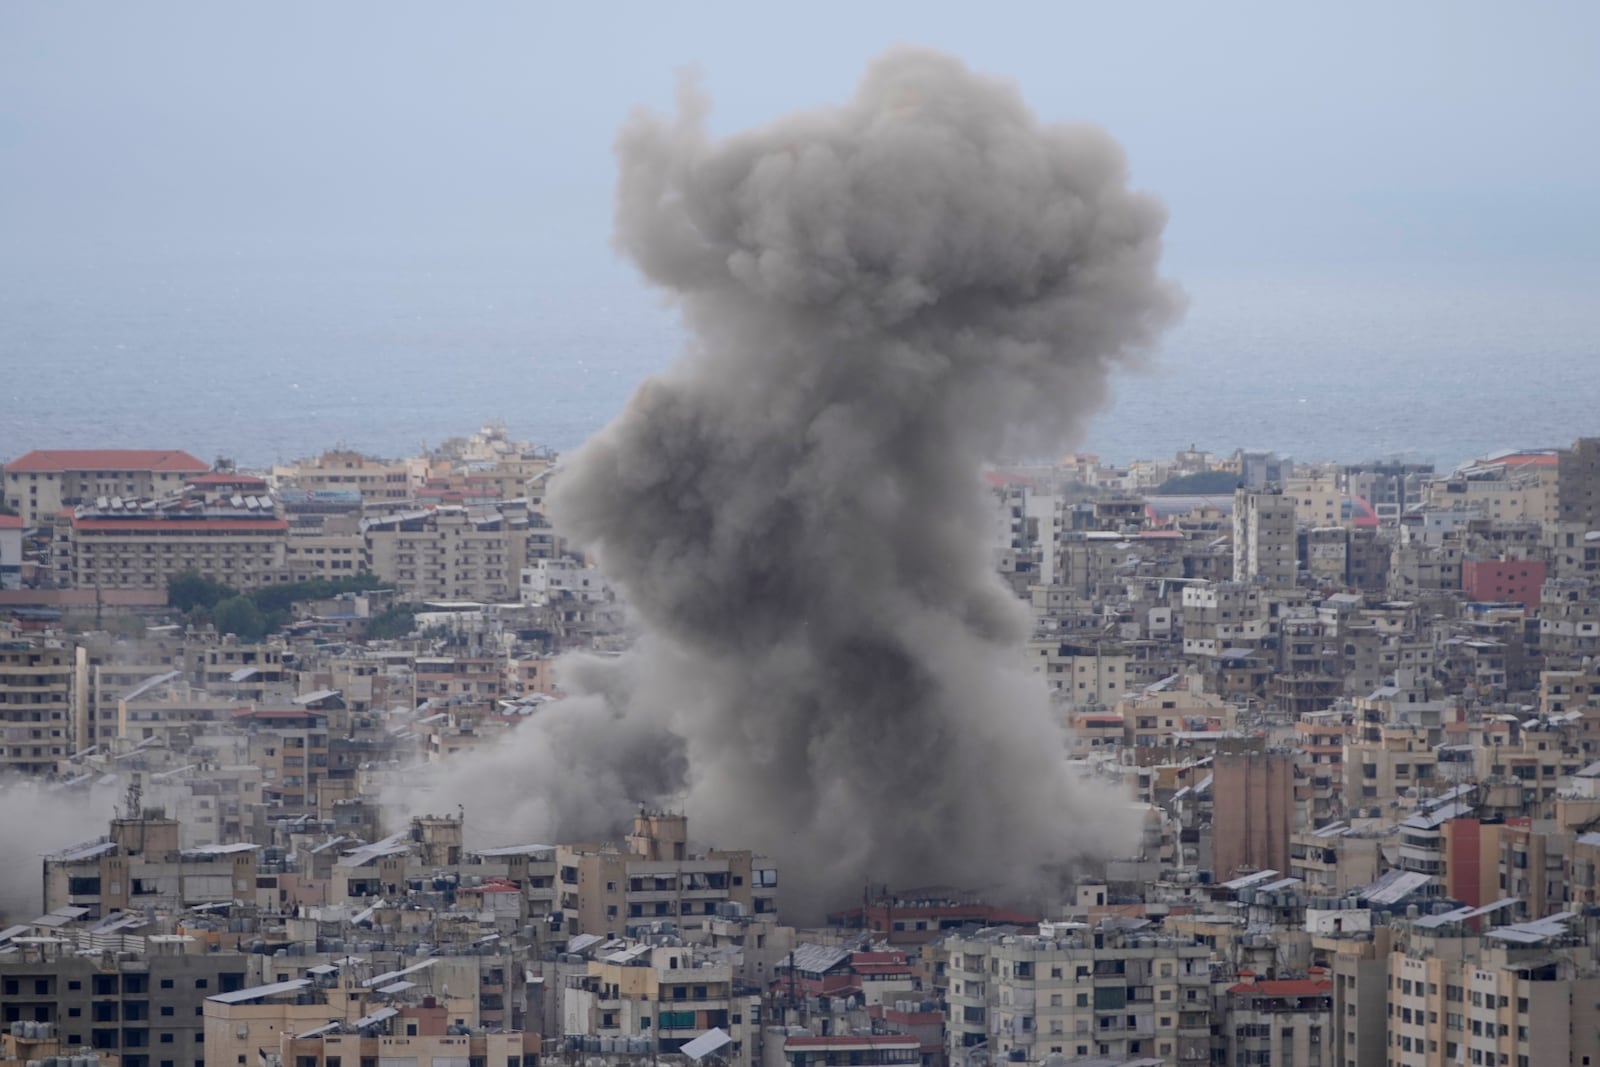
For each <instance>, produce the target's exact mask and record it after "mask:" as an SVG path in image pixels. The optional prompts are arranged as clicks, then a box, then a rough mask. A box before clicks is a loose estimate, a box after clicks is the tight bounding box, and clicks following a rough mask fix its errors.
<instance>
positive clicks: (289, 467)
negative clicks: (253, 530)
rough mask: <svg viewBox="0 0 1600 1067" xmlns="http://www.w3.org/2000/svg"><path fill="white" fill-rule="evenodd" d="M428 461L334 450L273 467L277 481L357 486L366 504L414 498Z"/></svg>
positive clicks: (310, 486)
mask: <svg viewBox="0 0 1600 1067" xmlns="http://www.w3.org/2000/svg"><path fill="white" fill-rule="evenodd" d="M426 473H427V463H426V461H425V460H422V459H402V460H392V461H391V460H383V459H374V458H373V457H371V456H363V455H362V454H361V453H359V452H352V451H349V450H334V451H331V452H324V453H323V454H322V455H320V456H317V457H314V458H312V459H302V460H299V461H297V462H294V463H288V464H283V465H280V466H275V467H273V468H272V481H273V484H274V485H277V486H282V487H284V488H292V489H302V490H310V491H318V490H327V489H344V490H349V489H354V490H356V491H357V492H359V493H360V494H361V500H362V503H364V504H383V503H396V502H401V501H405V500H410V499H411V498H412V496H414V495H415V492H416V489H417V487H418V486H420V485H421V484H422V481H423V478H424V477H425V475H426Z"/></svg>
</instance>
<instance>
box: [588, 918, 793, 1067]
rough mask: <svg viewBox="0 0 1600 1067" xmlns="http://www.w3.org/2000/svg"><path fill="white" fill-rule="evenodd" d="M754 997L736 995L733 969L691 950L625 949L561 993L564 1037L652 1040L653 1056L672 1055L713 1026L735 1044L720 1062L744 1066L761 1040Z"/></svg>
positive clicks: (594, 963)
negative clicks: (757, 1038)
mask: <svg viewBox="0 0 1600 1067" xmlns="http://www.w3.org/2000/svg"><path fill="white" fill-rule="evenodd" d="M760 1004H761V998H760V997H759V996H758V995H753V994H752V995H738V994H736V993H735V991H734V976H733V967H732V965H731V964H729V963H728V962H726V961H717V960H711V959H704V958H697V957H696V955H695V952H694V950H693V949H691V948H686V947H680V946H671V947H663V946H657V947H652V946H651V945H650V944H648V943H637V942H635V943H631V944H629V945H626V946H625V947H622V948H619V949H616V950H615V951H612V952H610V953H609V954H608V955H607V956H606V957H605V958H604V959H602V960H591V961H590V962H589V969H588V973H587V974H584V975H574V976H572V977H569V978H568V979H567V980H566V986H565V988H563V989H562V990H561V1005H562V1033H563V1035H564V1036H565V1037H567V1038H568V1039H569V1040H570V1039H571V1038H573V1037H574V1036H581V1037H589V1036H593V1037H599V1038H601V1039H605V1038H612V1039H616V1038H619V1037H620V1038H631V1039H634V1040H638V1039H640V1038H646V1039H653V1044H654V1049H653V1051H655V1052H660V1053H668V1054H671V1053H676V1052H678V1051H679V1049H681V1048H682V1047H683V1045H684V1044H685V1043H687V1042H689V1041H692V1040H693V1039H694V1038H696V1037H699V1036H700V1035H701V1034H703V1033H705V1032H706V1031H707V1030H710V1029H712V1028H713V1027H715V1028H717V1029H720V1030H722V1031H723V1032H724V1033H726V1034H727V1035H728V1036H729V1037H731V1038H732V1039H733V1040H732V1042H731V1043H730V1044H729V1045H728V1046H726V1047H725V1049H724V1051H723V1053H722V1055H723V1057H725V1058H726V1060H727V1062H728V1063H729V1065H730V1067H749V1065H750V1064H751V1063H753V1062H756V1061H755V1060H754V1058H753V1055H752V1053H753V1052H754V1051H755V1046H756V1044H757V1042H756V1041H755V1040H754V1039H755V1037H756V1035H758V1034H759V1033H760V1024H759V1021H758V1020H759V1018H760V1014H761V1013H760Z"/></svg>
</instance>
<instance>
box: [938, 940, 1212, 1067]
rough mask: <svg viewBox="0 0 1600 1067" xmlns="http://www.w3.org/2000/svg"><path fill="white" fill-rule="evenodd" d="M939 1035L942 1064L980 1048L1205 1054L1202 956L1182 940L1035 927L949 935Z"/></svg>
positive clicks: (1030, 1052)
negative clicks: (1034, 930) (944, 1051)
mask: <svg viewBox="0 0 1600 1067" xmlns="http://www.w3.org/2000/svg"><path fill="white" fill-rule="evenodd" d="M945 948H946V951H947V953H948V957H949V962H948V964H947V966H946V973H947V975H948V979H949V996H948V1000H947V1013H946V1040H947V1043H948V1049H949V1060H950V1062H951V1063H964V1062H966V1060H965V1059H964V1057H965V1055H966V1053H967V1051H968V1050H970V1049H972V1048H974V1047H977V1046H980V1045H983V1046H986V1047H987V1049H988V1052H989V1054H990V1056H991V1057H993V1058H994V1059H995V1060H1001V1061H1003V1060H1007V1059H1009V1058H1011V1057H1012V1056H1013V1055H1014V1053H1013V1050H1017V1052H1016V1056H1017V1058H1019V1059H1022V1060H1025V1061H1028V1062H1035V1063H1037V1062H1040V1061H1042V1060H1044V1059H1045V1058H1046V1057H1048V1056H1052V1055H1058V1056H1065V1057H1067V1058H1069V1059H1070V1058H1074V1057H1077V1058H1087V1057H1090V1056H1100V1057H1119V1058H1125V1059H1139V1058H1145V1059H1153V1060H1156V1061H1159V1062H1162V1063H1167V1064H1179V1065H1189V1064H1203V1063H1209V1062H1210V1060H1211V1022H1212V1012H1211V965H1210V955H1211V952H1210V950H1209V949H1208V948H1206V947H1205V946H1204V945H1200V944H1197V943H1195V942H1194V941H1192V940H1189V939H1187V938H1175V937H1170V936H1162V935H1154V934H1148V933H1142V932H1138V931H1123V930H1119V929H1115V928H1108V927H1088V926H1085V925H1084V924H1082V923H1049V922H1046V923H1041V924H1040V925H1039V933H1038V935H1037V936H1032V935H1014V934H1010V933H1005V932H1002V931H999V930H989V931H981V932H979V933H976V934H970V935H954V936H952V937H950V938H948V939H947V941H946V942H945Z"/></svg>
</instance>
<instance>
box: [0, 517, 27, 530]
mask: <svg viewBox="0 0 1600 1067" xmlns="http://www.w3.org/2000/svg"><path fill="white" fill-rule="evenodd" d="M20 529H22V516H21V515H0V530H20Z"/></svg>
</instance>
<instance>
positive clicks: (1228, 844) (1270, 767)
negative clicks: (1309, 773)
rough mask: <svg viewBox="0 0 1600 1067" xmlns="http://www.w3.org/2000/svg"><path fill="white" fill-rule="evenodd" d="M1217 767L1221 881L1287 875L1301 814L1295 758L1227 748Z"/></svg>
mask: <svg viewBox="0 0 1600 1067" xmlns="http://www.w3.org/2000/svg"><path fill="white" fill-rule="evenodd" d="M1211 767H1212V784H1211V795H1212V810H1213V811H1214V813H1215V814H1214V816H1213V818H1212V826H1211V834H1212V839H1211V849H1212V872H1213V876H1214V878H1215V880H1216V881H1219V882H1222V881H1226V880H1228V879H1230V878H1233V877H1234V876H1235V875H1237V874H1240V873H1244V872H1246V871H1249V870H1267V869H1271V870H1275V871H1287V870H1288V869H1289V864H1290V855H1289V837H1290V834H1292V833H1293V832H1294V829H1295V814H1296V805H1295V765H1294V755H1293V753H1292V752H1289V751H1286V750H1285V751H1280V750H1269V749H1265V748H1263V747H1261V746H1260V745H1259V744H1257V745H1254V746H1250V745H1245V744H1240V745H1224V746H1219V747H1218V750H1217V754H1216V756H1215V758H1214V759H1213V761H1212V765H1211Z"/></svg>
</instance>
